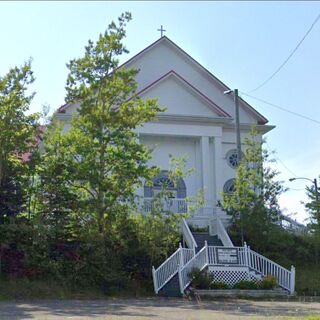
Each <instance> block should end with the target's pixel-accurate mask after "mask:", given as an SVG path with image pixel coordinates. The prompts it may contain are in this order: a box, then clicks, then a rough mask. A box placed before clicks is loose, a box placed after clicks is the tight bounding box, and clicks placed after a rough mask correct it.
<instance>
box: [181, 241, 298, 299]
mask: <svg viewBox="0 0 320 320" xmlns="http://www.w3.org/2000/svg"><path fill="white" fill-rule="evenodd" d="M219 249H222V250H228V249H230V250H232V254H233V255H234V256H235V257H236V260H235V263H226V262H221V261H219V254H218V251H219ZM224 253H225V251H224ZM235 253H236V254H235ZM209 265H212V266H225V267H226V271H227V269H228V267H230V266H242V267H248V270H250V269H251V270H254V271H256V272H258V273H259V274H261V275H262V276H267V275H272V276H274V277H275V278H276V279H277V281H278V285H279V286H280V287H282V288H284V289H286V290H288V291H289V292H290V294H293V293H294V288H295V268H294V267H291V271H289V270H287V269H285V268H283V267H281V266H280V265H279V264H277V263H275V262H273V261H271V260H270V259H268V258H266V257H264V256H262V255H260V254H258V253H256V252H255V251H253V250H251V249H250V247H247V246H246V245H245V246H244V247H217V246H208V245H207V243H205V246H204V247H203V248H202V249H201V250H200V251H199V252H198V253H197V254H196V255H195V256H193V257H192V258H191V259H190V260H189V262H187V263H186V264H184V265H183V266H182V267H179V270H178V271H179V272H178V273H179V285H180V292H181V293H182V294H183V292H184V290H185V289H186V288H187V287H188V285H189V284H190V282H191V281H192V279H191V278H190V277H189V274H190V272H191V271H192V269H194V268H197V269H200V270H203V269H204V268H205V267H207V266H209Z"/></svg>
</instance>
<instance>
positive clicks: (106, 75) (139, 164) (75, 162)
mask: <svg viewBox="0 0 320 320" xmlns="http://www.w3.org/2000/svg"><path fill="white" fill-rule="evenodd" d="M130 19H131V15H130V14H129V13H125V14H122V15H121V16H120V17H119V21H118V24H116V23H114V22H112V23H111V24H110V25H109V27H108V28H107V30H106V31H105V32H104V34H100V36H99V39H98V41H97V42H96V43H94V42H93V41H91V40H90V41H89V43H88V45H87V46H86V48H85V54H84V56H83V57H82V58H79V59H74V60H71V61H70V63H69V64H68V68H69V70H70V73H69V76H68V80H67V86H66V89H67V97H66V101H67V102H68V103H71V104H77V103H80V107H79V109H78V111H79V112H78V114H77V115H75V116H74V118H73V119H72V123H71V128H70V130H69V131H68V132H67V133H66V134H64V135H63V137H62V138H61V142H62V144H63V145H64V150H65V151H66V153H65V156H64V157H65V158H64V164H65V166H66V167H65V170H66V172H65V173H64V174H65V175H66V177H67V181H68V185H69V186H71V187H72V188H75V189H78V190H82V191H83V192H85V195H84V201H83V203H85V205H86V208H87V212H90V214H91V219H93V221H94V222H95V223H96V226H97V228H98V231H99V233H100V234H106V230H107V229H108V231H111V229H112V227H111V226H112V222H113V221H114V219H115V216H116V215H117V213H118V212H119V211H121V210H125V208H126V206H127V203H128V201H130V200H132V199H133V196H134V192H135V190H136V187H137V186H138V185H139V184H140V183H141V179H142V178H147V179H148V178H149V177H150V175H151V174H152V173H153V169H152V168H149V167H148V164H147V162H148V160H149V159H150V152H149V150H148V149H147V148H146V147H145V146H143V145H142V144H140V143H139V141H138V135H137V133H136V132H135V129H136V128H137V127H139V126H140V125H142V124H143V123H145V122H147V121H149V120H151V119H152V118H154V117H155V116H156V115H157V113H158V112H160V111H161V109H160V108H159V107H158V106H157V103H156V100H154V99H153V100H146V101H143V100H142V99H140V98H139V97H138V96H137V95H136V90H137V84H136V81H135V76H136V75H137V72H138V71H137V70H134V69H126V68H124V67H120V68H119V67H118V64H119V60H118V56H119V55H121V54H123V53H126V52H128V51H127V49H126V48H125V46H124V45H123V43H122V40H123V38H124V37H125V34H126V33H125V26H126V23H127V22H128V21H130Z"/></svg>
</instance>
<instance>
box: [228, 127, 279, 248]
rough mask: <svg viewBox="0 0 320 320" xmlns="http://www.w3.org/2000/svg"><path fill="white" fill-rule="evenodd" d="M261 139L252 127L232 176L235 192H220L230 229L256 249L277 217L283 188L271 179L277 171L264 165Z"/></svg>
mask: <svg viewBox="0 0 320 320" xmlns="http://www.w3.org/2000/svg"><path fill="white" fill-rule="evenodd" d="M262 144H263V141H261V139H260V137H259V136H258V132H257V130H256V129H255V128H253V129H252V131H251V134H250V138H247V139H246V140H245V153H244V157H243V159H242V161H241V163H240V164H239V166H238V168H237V171H236V177H235V191H234V192H233V193H223V202H222V205H223V207H224V209H226V211H227V213H228V214H230V215H231V218H232V222H233V231H234V232H235V233H236V234H237V235H238V236H241V237H242V241H243V240H246V239H249V240H250V243H251V244H253V245H254V246H255V248H256V249H258V250H260V251H263V248H265V245H266V241H267V239H268V238H269V236H270V234H271V229H272V228H273V227H274V223H275V222H277V221H278V219H279V212H280V210H279V206H278V202H277V198H278V196H279V194H280V193H281V192H283V191H284V188H283V187H282V185H281V183H280V182H278V181H275V178H276V176H277V174H278V172H277V171H275V170H273V169H271V168H270V167H268V166H267V163H268V162H270V161H272V160H270V154H269V153H268V152H267V151H266V150H264V149H263V148H262Z"/></svg>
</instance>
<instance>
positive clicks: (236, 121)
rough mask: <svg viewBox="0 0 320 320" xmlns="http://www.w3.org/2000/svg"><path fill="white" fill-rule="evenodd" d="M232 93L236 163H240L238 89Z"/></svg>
mask: <svg viewBox="0 0 320 320" xmlns="http://www.w3.org/2000/svg"><path fill="white" fill-rule="evenodd" d="M233 92H234V107H235V123H236V137H237V154H238V163H240V161H241V136H240V119H239V96H238V89H234V90H233Z"/></svg>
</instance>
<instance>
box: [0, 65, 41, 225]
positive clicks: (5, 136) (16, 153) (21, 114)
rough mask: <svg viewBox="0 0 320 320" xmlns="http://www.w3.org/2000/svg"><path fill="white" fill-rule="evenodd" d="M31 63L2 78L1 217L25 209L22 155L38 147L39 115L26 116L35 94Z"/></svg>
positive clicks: (0, 110) (24, 180) (24, 162)
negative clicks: (31, 86) (31, 90)
mask: <svg viewBox="0 0 320 320" xmlns="http://www.w3.org/2000/svg"><path fill="white" fill-rule="evenodd" d="M33 81H34V77H33V72H32V70H31V62H30V61H29V62H26V63H24V65H22V66H21V67H20V68H19V67H14V68H11V69H10V70H9V72H8V73H7V74H6V75H5V76H3V77H1V78H0V203H1V205H0V216H1V217H2V220H3V219H5V217H8V216H14V215H16V214H17V213H19V212H21V211H23V210H24V207H25V205H26V199H25V198H26V185H27V183H28V181H29V180H28V177H27V176H28V164H27V162H26V161H23V155H26V154H28V153H30V152H31V151H32V150H33V149H34V147H35V142H36V141H35V139H36V136H35V135H36V129H37V125H38V124H37V119H38V115H37V114H27V112H28V111H29V107H30V103H31V101H32V99H33V97H34V93H31V94H28V89H29V87H30V85H31V84H32V83H33Z"/></svg>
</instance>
